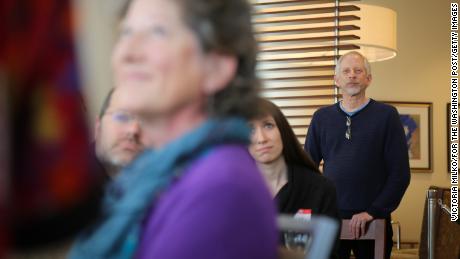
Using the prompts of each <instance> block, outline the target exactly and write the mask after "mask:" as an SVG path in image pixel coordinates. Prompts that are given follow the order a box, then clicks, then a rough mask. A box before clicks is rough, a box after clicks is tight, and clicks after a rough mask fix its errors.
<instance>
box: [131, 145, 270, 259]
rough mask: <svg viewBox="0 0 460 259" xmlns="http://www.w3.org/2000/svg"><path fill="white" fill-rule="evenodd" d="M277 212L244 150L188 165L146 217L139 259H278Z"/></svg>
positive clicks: (228, 148) (226, 150) (225, 149)
mask: <svg viewBox="0 0 460 259" xmlns="http://www.w3.org/2000/svg"><path fill="white" fill-rule="evenodd" d="M275 219H276V209H275V204H274V202H273V199H272V198H271V195H270V193H269V192H268V189H267V188H266V186H265V183H264V181H263V178H262V176H261V175H260V173H259V172H258V170H257V167H256V165H255V163H254V161H253V159H252V158H251V157H250V155H249V153H248V151H247V148H246V147H244V146H242V145H225V146H221V147H218V148H216V149H214V150H213V151H212V152H211V153H209V154H207V155H206V156H202V157H201V158H199V159H198V160H196V161H194V162H192V164H191V165H190V166H188V167H187V169H186V171H185V172H184V174H183V176H182V177H181V178H180V180H178V181H176V182H175V183H174V184H173V185H172V186H171V187H170V188H169V189H168V190H166V191H165V192H164V193H163V194H162V196H161V197H160V198H159V199H158V202H157V203H156V204H155V209H154V210H153V211H152V212H151V213H150V215H148V217H147V219H146V222H145V226H144V232H143V234H142V237H141V242H140V245H139V249H138V251H137V257H138V258H161V259H167V258H181V259H182V258H200V259H206V258H210V259H211V258H212V259H215V258H220V259H226V258H228V259H234V258H240V259H244V258H266V259H270V258H277V241H278V234H277V228H276V223H275Z"/></svg>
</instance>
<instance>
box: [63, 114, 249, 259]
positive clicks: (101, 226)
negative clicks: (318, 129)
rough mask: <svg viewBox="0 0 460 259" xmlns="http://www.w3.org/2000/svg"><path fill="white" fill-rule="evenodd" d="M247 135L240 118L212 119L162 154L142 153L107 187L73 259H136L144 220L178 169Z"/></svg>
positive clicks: (242, 140)
mask: <svg viewBox="0 0 460 259" xmlns="http://www.w3.org/2000/svg"><path fill="white" fill-rule="evenodd" d="M249 133H250V132H249V128H248V126H247V123H246V122H245V121H244V120H242V119H237V118H233V119H225V120H223V119H222V120H217V119H215V120H209V121H207V122H205V123H204V124H202V125H201V126H200V127H198V128H197V129H195V130H194V131H192V132H190V133H188V134H185V135H184V136H182V137H181V138H179V139H177V140H175V141H173V142H171V143H170V144H168V145H167V146H165V147H164V148H162V149H161V150H158V151H155V150H149V151H146V152H144V153H143V154H142V155H141V156H139V158H137V159H136V161H135V162H134V163H133V164H132V165H131V166H129V167H127V168H125V169H124V170H123V172H122V173H121V175H120V176H119V177H118V178H117V179H116V180H114V181H113V182H112V183H111V184H110V185H109V186H108V188H107V191H106V193H105V197H104V202H103V205H102V206H103V210H102V216H101V219H100V220H99V221H98V222H96V224H95V226H94V227H92V228H90V229H88V230H87V231H85V232H84V233H82V235H80V237H79V238H78V239H77V241H76V242H75V244H74V246H73V247H72V250H71V251H70V254H69V257H70V258H72V259H77V258H85V259H86V258H132V257H133V255H134V253H135V251H136V248H137V246H138V243H139V238H140V233H141V222H142V220H143V219H144V217H145V216H146V213H147V212H148V210H149V208H150V207H151V206H152V203H153V200H154V198H155V197H156V196H157V195H158V194H159V193H160V192H161V191H162V190H164V189H166V188H168V186H170V184H171V182H172V180H173V179H174V177H177V176H180V173H181V171H182V170H180V169H181V168H183V167H184V166H186V165H187V164H188V163H189V162H191V161H193V160H194V159H196V158H197V157H198V156H202V155H205V152H206V153H207V152H209V151H210V150H211V149H212V148H213V147H215V146H217V145H220V144H224V143H242V144H247V143H248V139H249Z"/></svg>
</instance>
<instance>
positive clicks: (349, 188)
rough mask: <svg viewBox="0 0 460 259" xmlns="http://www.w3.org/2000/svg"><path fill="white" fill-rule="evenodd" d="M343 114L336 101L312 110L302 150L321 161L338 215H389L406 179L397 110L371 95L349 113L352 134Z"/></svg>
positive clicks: (407, 172)
mask: <svg viewBox="0 0 460 259" xmlns="http://www.w3.org/2000/svg"><path fill="white" fill-rule="evenodd" d="M347 116H348V115H347V114H346V113H345V112H343V111H342V110H341V109H340V107H339V104H338V103H337V104H334V105H332V106H328V107H324V108H321V109H319V110H318V111H316V112H315V114H314V115H313V119H312V121H311V125H310V127H309V129H308V133H307V138H306V141H305V150H306V151H307V152H308V153H309V154H310V155H311V157H312V159H313V161H315V163H316V164H319V163H320V162H321V160H324V168H323V171H324V175H325V176H326V177H327V178H329V179H330V180H332V182H333V183H334V184H335V186H336V189H337V200H338V207H339V212H340V216H341V217H342V218H349V217H351V216H352V215H353V214H355V213H358V212H363V211H366V212H368V213H369V214H370V215H372V216H373V217H374V218H387V217H389V216H390V214H391V212H392V211H394V210H395V209H396V208H397V207H398V205H399V203H400V202H401V199H402V197H403V195H404V192H405V191H406V189H407V186H408V185H409V181H410V169H409V158H408V152H407V145H406V140H405V135H404V129H403V127H402V124H401V121H400V119H399V115H398V112H397V111H396V109H395V108H394V107H392V106H390V105H386V104H383V103H380V102H377V101H374V100H372V99H371V100H370V102H369V104H368V105H367V106H366V107H365V108H364V109H362V110H360V111H359V112H357V113H355V114H354V115H353V116H351V139H347V138H345V132H346V130H347V125H346V117H347Z"/></svg>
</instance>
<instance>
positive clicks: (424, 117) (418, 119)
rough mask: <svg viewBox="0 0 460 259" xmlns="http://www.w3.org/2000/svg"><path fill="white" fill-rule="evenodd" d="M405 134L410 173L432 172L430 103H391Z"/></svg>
mask: <svg viewBox="0 0 460 259" xmlns="http://www.w3.org/2000/svg"><path fill="white" fill-rule="evenodd" d="M384 103H386V104H389V105H392V106H394V107H395V108H396V109H397V110H398V113H399V116H400V118H401V123H402V124H403V127H404V131H405V134H406V141H407V147H408V152H409V165H410V168H411V172H428V173H429V172H432V143H431V139H432V117H431V116H432V110H433V103H431V102H393V101H384Z"/></svg>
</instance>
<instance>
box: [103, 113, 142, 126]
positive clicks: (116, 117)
mask: <svg viewBox="0 0 460 259" xmlns="http://www.w3.org/2000/svg"><path fill="white" fill-rule="evenodd" d="M106 115H109V116H110V118H111V119H112V121H114V122H117V123H120V124H129V123H131V122H133V121H137V123H139V124H140V125H142V124H143V120H142V119H141V118H139V117H138V116H136V115H134V114H131V113H129V112H125V111H112V112H107V113H106Z"/></svg>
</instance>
